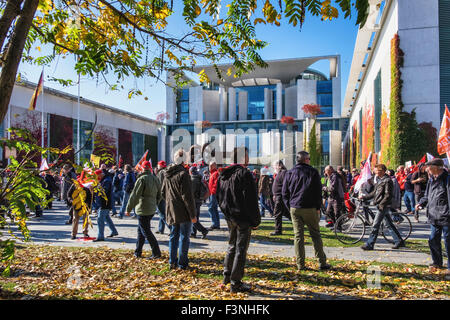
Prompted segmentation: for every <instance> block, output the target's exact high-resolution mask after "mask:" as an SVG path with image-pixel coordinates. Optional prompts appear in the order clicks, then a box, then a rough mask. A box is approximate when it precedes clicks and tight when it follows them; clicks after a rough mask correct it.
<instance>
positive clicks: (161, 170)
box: [156, 160, 170, 234]
mask: <svg viewBox="0 0 450 320" xmlns="http://www.w3.org/2000/svg"><path fill="white" fill-rule="evenodd" d="M166 167H167V165H166V162H165V161H164V160H161V161H159V162H158V165H157V167H156V176H157V177H158V180H159V184H160V185H161V186H162V185H163V182H164V175H165V172H166ZM156 211H157V212H158V216H159V223H158V230H157V231H156V233H160V234H164V229H165V227H166V226H167V228H169V229H170V227H169V225H168V224H167V222H166V201H165V200H164V199H161V201H160V202H159V204H158V205H157V207H156Z"/></svg>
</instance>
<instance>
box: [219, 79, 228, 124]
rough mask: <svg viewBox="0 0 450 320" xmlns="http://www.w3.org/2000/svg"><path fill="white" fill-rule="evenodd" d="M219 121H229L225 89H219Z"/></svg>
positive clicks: (221, 87)
mask: <svg viewBox="0 0 450 320" xmlns="http://www.w3.org/2000/svg"><path fill="white" fill-rule="evenodd" d="M219 109H220V111H219V119H220V121H227V91H226V90H225V87H223V86H220V87H219Z"/></svg>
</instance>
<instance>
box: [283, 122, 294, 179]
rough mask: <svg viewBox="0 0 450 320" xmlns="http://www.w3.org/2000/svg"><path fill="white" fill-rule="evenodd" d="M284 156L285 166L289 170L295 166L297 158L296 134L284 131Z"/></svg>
mask: <svg viewBox="0 0 450 320" xmlns="http://www.w3.org/2000/svg"><path fill="white" fill-rule="evenodd" d="M283 154H284V159H283V160H284V165H285V166H286V168H287V169H288V170H289V169H291V168H292V167H293V166H294V156H295V144H294V132H293V131H291V130H283Z"/></svg>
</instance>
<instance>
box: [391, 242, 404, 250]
mask: <svg viewBox="0 0 450 320" xmlns="http://www.w3.org/2000/svg"><path fill="white" fill-rule="evenodd" d="M403 247H406V245H405V242H404V241H400V242H398V243H396V244H395V245H394V246H393V247H392V249H398V248H403Z"/></svg>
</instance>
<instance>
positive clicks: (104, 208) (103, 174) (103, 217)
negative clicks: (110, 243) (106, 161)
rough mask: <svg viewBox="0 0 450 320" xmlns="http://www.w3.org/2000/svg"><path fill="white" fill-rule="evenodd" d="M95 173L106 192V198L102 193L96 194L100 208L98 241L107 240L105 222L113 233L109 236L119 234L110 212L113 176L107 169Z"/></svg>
mask: <svg viewBox="0 0 450 320" xmlns="http://www.w3.org/2000/svg"><path fill="white" fill-rule="evenodd" d="M95 174H96V175H97V178H98V180H99V181H100V185H101V186H102V188H103V191H104V192H105V195H106V199H105V198H103V197H102V196H100V195H97V196H96V202H97V206H98V208H99V209H100V210H99V212H98V216H97V228H98V234H97V238H96V239H95V240H93V241H94V242H97V241H105V235H104V231H105V222H106V224H107V225H108V227H109V229H110V230H111V234H110V235H109V236H108V237H115V236H117V235H119V233H118V232H117V229H116V227H115V225H114V222H113V221H112V219H111V217H110V216H109V212H110V211H111V208H112V205H113V203H112V192H113V188H112V176H111V175H110V174H108V172H107V171H106V170H102V169H99V170H96V171H95Z"/></svg>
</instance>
